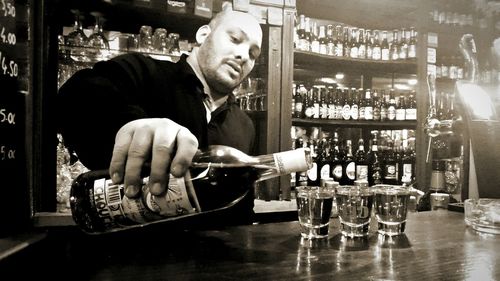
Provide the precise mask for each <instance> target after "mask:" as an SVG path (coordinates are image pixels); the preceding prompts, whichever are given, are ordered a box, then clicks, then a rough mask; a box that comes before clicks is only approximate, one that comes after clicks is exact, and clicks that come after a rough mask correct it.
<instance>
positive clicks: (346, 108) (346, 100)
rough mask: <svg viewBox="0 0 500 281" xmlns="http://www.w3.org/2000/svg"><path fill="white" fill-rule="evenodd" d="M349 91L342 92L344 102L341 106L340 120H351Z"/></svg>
mask: <svg viewBox="0 0 500 281" xmlns="http://www.w3.org/2000/svg"><path fill="white" fill-rule="evenodd" d="M350 97H351V91H350V89H347V90H346V91H344V102H343V104H344V105H343V106H342V119H344V120H349V119H351V98H350Z"/></svg>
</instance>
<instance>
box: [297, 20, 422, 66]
mask: <svg viewBox="0 0 500 281" xmlns="http://www.w3.org/2000/svg"><path fill="white" fill-rule="evenodd" d="M391 34H392V36H391ZM294 48H295V49H296V50H300V51H306V52H313V53H318V54H323V55H329V56H335V57H347V58H354V59H367V60H382V61H390V60H393V61H394V60H405V59H413V58H416V56H417V32H416V30H415V28H414V27H410V28H409V29H407V28H402V29H399V30H398V29H394V30H392V33H391V32H390V31H388V30H370V29H365V28H360V27H353V26H347V25H341V24H336V25H335V26H334V25H333V24H326V25H318V24H317V22H316V21H314V20H311V18H309V17H306V16H305V15H300V16H299V21H298V23H297V25H296V26H295V27H294Z"/></svg>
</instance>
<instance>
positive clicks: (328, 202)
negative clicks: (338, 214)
mask: <svg viewBox="0 0 500 281" xmlns="http://www.w3.org/2000/svg"><path fill="white" fill-rule="evenodd" d="M295 190H296V192H297V196H296V198H297V210H298V216H299V224H300V232H301V236H302V237H304V238H308V239H311V238H325V237H328V228H329V225H330V216H331V212H332V203H333V195H334V192H335V191H334V190H333V189H332V188H328V187H318V186H298V187H296V189H295Z"/></svg>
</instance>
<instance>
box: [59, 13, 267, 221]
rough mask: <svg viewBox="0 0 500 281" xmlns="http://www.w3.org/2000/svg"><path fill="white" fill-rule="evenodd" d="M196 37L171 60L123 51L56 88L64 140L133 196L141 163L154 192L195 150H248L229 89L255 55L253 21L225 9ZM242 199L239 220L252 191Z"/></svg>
mask: <svg viewBox="0 0 500 281" xmlns="http://www.w3.org/2000/svg"><path fill="white" fill-rule="evenodd" d="M196 40H197V42H198V43H199V44H200V46H199V47H195V48H194V49H193V51H192V53H191V54H190V55H189V56H185V55H184V56H182V57H181V59H180V61H179V62H178V63H175V64H174V63H171V62H165V61H157V60H153V59H151V58H149V57H145V56H143V55H140V54H127V55H124V56H119V57H116V58H114V59H112V60H111V61H108V62H100V63H97V64H96V65H95V66H94V68H93V69H92V70H90V69H87V70H82V71H80V72H78V73H76V74H75V75H74V76H73V77H72V78H71V79H69V80H68V81H67V82H66V83H65V84H64V85H63V86H62V87H61V89H60V94H59V96H58V98H59V102H60V104H59V107H58V108H60V110H61V118H60V120H61V126H60V131H61V133H62V135H63V137H64V141H65V144H66V145H67V146H68V147H69V148H70V149H72V150H74V151H76V153H77V155H78V156H79V158H80V160H81V161H82V163H83V164H84V165H86V166H87V167H88V168H89V169H92V170H96V169H107V168H108V167H109V172H110V176H111V178H112V180H113V182H115V183H121V182H123V183H124V186H125V194H126V196H128V197H131V198H132V197H136V196H138V195H139V192H140V190H141V172H142V168H143V166H144V164H145V163H146V162H150V163H151V171H150V175H149V176H150V186H151V193H152V194H154V195H161V194H163V193H164V192H165V190H166V187H167V185H168V175H169V173H171V174H172V175H174V176H176V177H180V176H183V175H184V174H185V173H186V171H187V169H188V167H189V165H190V163H191V160H192V158H193V156H194V154H195V153H196V151H197V149H198V148H205V147H207V146H208V145H210V144H223V145H229V146H232V147H235V148H237V149H240V150H242V151H243V152H246V153H249V154H250V153H251V152H252V148H253V142H254V138H255V130H254V127H253V124H252V121H251V119H250V118H249V117H248V116H247V115H246V114H245V113H244V112H243V111H241V110H240V108H239V107H238V106H237V104H236V103H235V100H234V96H233V95H232V91H233V89H235V88H236V87H237V86H238V85H239V84H240V83H241V81H242V80H243V79H244V78H245V77H246V76H247V75H248V74H249V73H250V71H251V70H252V68H253V66H254V64H255V60H256V59H257V57H258V56H259V55H260V47H261V43H262V30H261V28H260V25H259V23H258V22H257V20H256V19H255V18H254V17H253V16H251V15H249V14H246V13H242V12H236V11H224V12H221V13H219V14H218V15H217V16H216V17H214V19H212V21H211V22H210V23H209V25H204V26H202V27H200V28H199V30H198V32H197V34H196ZM198 146H199V147H198ZM250 193H252V192H250ZM244 201H245V200H244ZM246 202H247V203H246V206H244V207H242V208H241V210H240V211H241V212H243V213H245V214H244V215H242V217H241V219H242V220H246V222H250V221H251V215H252V214H253V211H251V209H252V208H253V199H252V198H251V196H249V197H248V198H247V199H246ZM245 209H246V211H245ZM236 213H237V212H235V214H236ZM235 216H236V215H235ZM237 219H239V217H238V218H237Z"/></svg>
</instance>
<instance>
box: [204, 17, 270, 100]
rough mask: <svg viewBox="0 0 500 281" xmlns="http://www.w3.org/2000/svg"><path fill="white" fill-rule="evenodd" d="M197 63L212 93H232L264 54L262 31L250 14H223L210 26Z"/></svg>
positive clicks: (213, 20)
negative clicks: (261, 49)
mask: <svg viewBox="0 0 500 281" xmlns="http://www.w3.org/2000/svg"><path fill="white" fill-rule="evenodd" d="M207 30H208V32H206V33H205V36H204V38H203V39H204V40H203V42H202V43H201V45H200V47H199V49H198V51H197V54H196V56H197V61H198V65H199V67H200V70H201V72H202V73H203V76H204V78H205V80H206V82H207V84H208V85H209V86H210V89H211V91H215V92H219V93H222V94H227V93H230V92H232V90H233V89H234V88H236V87H237V86H238V85H239V84H240V83H241V81H242V80H243V79H244V78H245V77H246V76H247V75H248V74H249V73H250V71H251V70H252V69H253V67H254V65H255V60H256V59H257V58H258V57H259V55H260V48H261V44H262V29H261V27H260V24H259V22H258V21H257V19H256V18H255V17H254V16H252V15H250V14H247V13H243V12H238V11H230V10H227V11H223V12H221V13H219V14H217V15H216V16H215V17H214V18H213V19H212V20H211V21H210V23H209V25H208V28H207Z"/></svg>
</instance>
